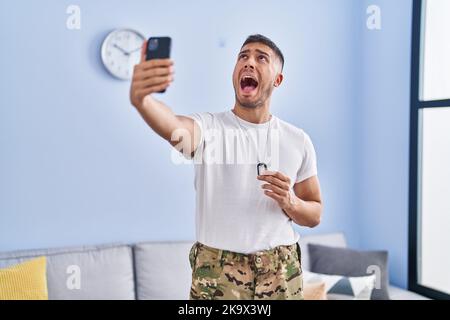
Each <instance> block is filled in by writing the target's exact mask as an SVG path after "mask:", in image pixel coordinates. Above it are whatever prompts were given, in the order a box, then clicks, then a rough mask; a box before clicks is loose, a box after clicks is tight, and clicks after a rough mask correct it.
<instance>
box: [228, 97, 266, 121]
mask: <svg viewBox="0 0 450 320" xmlns="http://www.w3.org/2000/svg"><path fill="white" fill-rule="evenodd" d="M232 111H233V112H234V114H235V115H237V116H238V117H239V118H241V119H244V120H245V121H248V122H252V123H264V122H267V121H269V120H270V118H271V117H272V116H271V115H270V112H269V105H268V104H267V105H264V106H261V107H258V108H245V107H243V106H241V105H240V104H239V103H238V102H236V103H235V105H234V108H233V110H232Z"/></svg>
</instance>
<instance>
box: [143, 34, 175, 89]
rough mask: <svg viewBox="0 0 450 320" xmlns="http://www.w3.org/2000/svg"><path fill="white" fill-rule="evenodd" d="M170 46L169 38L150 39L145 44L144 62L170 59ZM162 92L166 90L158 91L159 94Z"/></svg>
mask: <svg viewBox="0 0 450 320" xmlns="http://www.w3.org/2000/svg"><path fill="white" fill-rule="evenodd" d="M171 45H172V39H171V38H170V37H151V38H150V39H148V42H147V52H146V60H151V59H167V58H170V47H171ZM164 92H166V90H162V91H159V93H164Z"/></svg>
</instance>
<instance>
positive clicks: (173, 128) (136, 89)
mask: <svg viewBox="0 0 450 320" xmlns="http://www.w3.org/2000/svg"><path fill="white" fill-rule="evenodd" d="M146 46H147V42H144V44H143V45H142V49H141V62H140V63H139V64H138V65H136V66H135V67H134V73H133V79H132V82H131V88H130V100H131V103H132V104H133V106H134V107H135V108H136V110H137V111H138V112H139V114H140V115H141V116H142V118H143V119H144V120H145V122H146V123H147V124H148V125H149V126H150V127H151V128H152V129H153V131H155V132H156V133H157V134H159V135H160V136H161V137H162V138H163V139H165V140H167V141H168V142H169V143H170V144H171V145H172V146H176V147H177V149H178V151H183V152H185V153H186V154H192V152H194V151H195V149H196V148H197V146H198V143H199V141H200V137H199V135H198V134H196V135H194V132H195V133H198V132H199V130H200V128H199V127H198V125H197V124H196V123H195V121H194V120H193V119H192V118H189V117H185V116H181V115H176V114H175V113H174V112H173V111H172V110H171V109H170V108H169V107H168V106H167V105H165V104H164V103H163V102H161V101H158V100H157V99H155V98H154V97H153V96H152V94H153V93H155V92H158V91H161V90H164V89H166V88H167V87H169V86H170V84H171V83H172V81H173V80H174V69H173V61H172V60H170V59H154V60H149V61H146V60H145V49H146ZM174 137H176V139H174ZM180 140H182V141H183V143H182V144H180V143H179V142H180ZM181 148H182V149H183V150H181Z"/></svg>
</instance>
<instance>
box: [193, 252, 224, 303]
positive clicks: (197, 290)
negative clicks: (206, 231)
mask: <svg viewBox="0 0 450 320" xmlns="http://www.w3.org/2000/svg"><path fill="white" fill-rule="evenodd" d="M194 252H195V254H193V257H194V258H193V259H192V265H193V269H192V286H191V293H190V297H191V299H215V298H217V297H218V296H220V295H223V293H222V292H223V288H222V287H223V285H222V283H221V282H222V280H221V275H222V270H223V264H222V262H221V257H220V256H219V254H218V252H217V251H214V250H210V249H208V248H205V247H204V246H202V245H199V246H197V248H196V250H194Z"/></svg>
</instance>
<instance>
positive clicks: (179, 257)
mask: <svg viewBox="0 0 450 320" xmlns="http://www.w3.org/2000/svg"><path fill="white" fill-rule="evenodd" d="M192 245H193V241H192V242H167V243H157V242H153V243H152V242H148V243H140V244H137V245H136V246H135V247H134V259H135V268H136V287H137V298H138V299H139V300H153V299H161V300H168V299H175V300H187V299H188V298H189V291H190V287H191V279H192V270H191V267H190V265H189V251H190V249H191V247H192Z"/></svg>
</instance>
